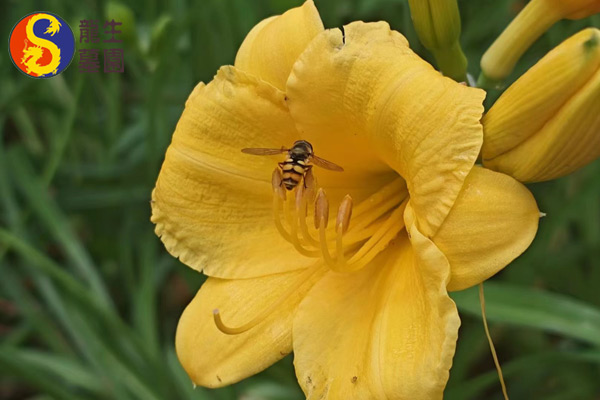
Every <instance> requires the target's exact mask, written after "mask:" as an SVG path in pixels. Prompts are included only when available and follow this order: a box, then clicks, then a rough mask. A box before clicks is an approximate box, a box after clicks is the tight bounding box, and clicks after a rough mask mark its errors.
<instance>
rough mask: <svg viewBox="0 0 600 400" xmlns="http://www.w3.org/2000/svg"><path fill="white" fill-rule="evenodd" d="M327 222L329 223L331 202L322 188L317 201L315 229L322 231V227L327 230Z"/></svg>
mask: <svg viewBox="0 0 600 400" xmlns="http://www.w3.org/2000/svg"><path fill="white" fill-rule="evenodd" d="M327 222H329V200H327V195H326V194H325V191H324V190H323V189H322V188H321V189H319V192H318V193H317V199H316V200H315V229H320V228H321V225H322V226H323V227H324V228H327Z"/></svg>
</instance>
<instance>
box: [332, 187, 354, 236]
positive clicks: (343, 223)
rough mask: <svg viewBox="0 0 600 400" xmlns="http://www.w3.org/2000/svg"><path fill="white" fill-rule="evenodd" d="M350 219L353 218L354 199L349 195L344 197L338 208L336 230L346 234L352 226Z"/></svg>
mask: <svg viewBox="0 0 600 400" xmlns="http://www.w3.org/2000/svg"><path fill="white" fill-rule="evenodd" d="M350 218H352V197H350V195H349V194H347V195H346V196H344V199H343V200H342V202H341V203H340V207H339V208H338V214H337V219H336V222H335V230H336V231H338V232H339V231H341V233H346V231H347V230H348V227H349V226H350Z"/></svg>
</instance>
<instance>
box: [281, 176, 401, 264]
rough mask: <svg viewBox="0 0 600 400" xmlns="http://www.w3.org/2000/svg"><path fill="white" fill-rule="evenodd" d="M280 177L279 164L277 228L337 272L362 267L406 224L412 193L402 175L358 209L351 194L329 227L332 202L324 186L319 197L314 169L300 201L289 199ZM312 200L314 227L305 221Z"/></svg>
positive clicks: (303, 185) (300, 186)
mask: <svg viewBox="0 0 600 400" xmlns="http://www.w3.org/2000/svg"><path fill="white" fill-rule="evenodd" d="M281 182H282V180H281V172H280V171H279V169H276V170H275V171H274V172H273V179H272V183H273V194H274V195H273V216H274V222H275V226H276V227H277V230H278V231H279V233H280V234H281V236H283V238H284V239H285V240H287V241H288V242H290V243H291V244H292V245H293V246H294V248H295V249H296V250H297V251H298V252H299V253H300V254H302V255H304V256H307V257H314V258H320V259H322V260H323V261H324V262H325V264H326V265H327V266H328V267H329V268H330V269H332V270H334V271H336V272H352V271H356V270H358V269H361V268H363V267H364V266H365V265H367V264H368V263H369V262H371V261H372V260H373V259H374V258H375V256H376V255H377V254H379V253H380V252H381V251H382V250H384V249H385V248H386V247H387V245H388V244H389V243H390V242H391V241H392V240H393V239H394V238H395V237H396V236H397V235H398V233H399V232H400V231H402V230H403V229H404V219H403V214H404V208H405V207H406V203H407V202H408V192H407V189H406V186H405V185H404V182H403V180H402V179H401V178H397V179H395V180H394V181H392V182H390V183H389V184H387V185H385V186H384V187H383V188H382V189H380V190H379V191H377V192H376V193H374V194H373V195H371V196H370V197H368V198H367V199H365V200H364V201H362V202H361V203H360V204H359V205H358V206H357V207H354V208H353V201H352V197H350V195H346V196H345V197H344V199H343V200H342V202H341V203H340V205H339V207H338V212H337V218H336V222H335V225H334V226H333V227H330V228H331V229H328V222H329V201H328V199H327V195H326V194H325V190H323V189H322V188H320V189H318V191H317V194H316V198H315V179H314V177H313V175H312V170H309V171H308V172H307V173H306V176H305V178H304V181H303V182H301V183H300V184H298V186H297V188H296V189H295V201H291V200H287V192H286V190H285V189H284V188H283V186H282V185H281ZM312 201H314V230H313V229H312V227H309V224H308V223H307V221H306V219H307V215H308V204H309V202H312ZM282 210H283V212H284V217H283V218H282V215H281V214H282ZM351 219H352V226H351V225H350V220H351ZM311 231H312V232H311ZM332 249H333V250H332Z"/></svg>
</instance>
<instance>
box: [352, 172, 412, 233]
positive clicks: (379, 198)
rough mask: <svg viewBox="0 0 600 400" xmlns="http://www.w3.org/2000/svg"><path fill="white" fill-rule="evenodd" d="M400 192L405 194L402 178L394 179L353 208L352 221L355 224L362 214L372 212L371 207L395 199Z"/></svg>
mask: <svg viewBox="0 0 600 400" xmlns="http://www.w3.org/2000/svg"><path fill="white" fill-rule="evenodd" d="M401 192H406V185H405V184H404V180H402V178H397V179H394V180H393V181H391V182H390V183H388V184H387V185H385V186H384V187H383V188H381V189H380V190H378V191H377V192H375V193H373V194H372V195H371V196H369V197H367V198H366V199H364V200H363V201H361V202H360V204H358V205H357V206H356V207H355V208H354V221H355V222H356V221H357V218H358V217H360V216H362V214H363V213H364V212H366V211H371V210H373V206H375V205H378V204H379V203H381V202H383V201H385V200H390V199H394V198H397V197H398V194H400V193H401ZM396 204H397V203H396Z"/></svg>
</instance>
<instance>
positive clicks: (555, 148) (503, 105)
mask: <svg viewBox="0 0 600 400" xmlns="http://www.w3.org/2000/svg"><path fill="white" fill-rule="evenodd" d="M599 105H600V30H599V29H595V28H588V29H585V30H583V31H581V32H579V33H577V34H575V35H573V36H572V37H570V38H569V39H567V40H565V41H564V42H563V43H561V44H560V45H559V46H557V47H556V48H555V49H553V50H552V51H550V52H549V53H548V54H547V55H546V56H545V57H544V58H542V59H541V60H540V61H539V62H538V63H537V64H536V65H534V66H533V67H532V68H531V69H530V70H529V71H527V72H526V73H525V74H524V75H523V76H521V77H520V78H519V79H518V80H517V81H516V82H515V83H514V84H513V85H511V86H510V87H509V88H508V89H507V90H506V92H504V93H503V94H502V96H500V98H499V99H498V101H497V102H496V103H495V104H494V106H493V107H492V108H491V109H490V110H489V111H488V113H487V114H486V115H485V117H484V118H483V126H484V141H483V149H482V157H483V163H484V165H485V166H486V167H487V168H491V169H493V170H496V171H500V172H504V173H506V174H509V175H511V176H513V177H514V178H516V179H518V180H520V181H522V182H537V181H546V180H550V179H555V178H559V177H561V176H564V175H567V174H570V173H571V172H573V171H575V170H577V169H579V168H581V167H582V166H584V165H586V164H588V163H590V162H592V161H594V160H595V159H597V158H598V157H600V113H599V112H598V111H599Z"/></svg>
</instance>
